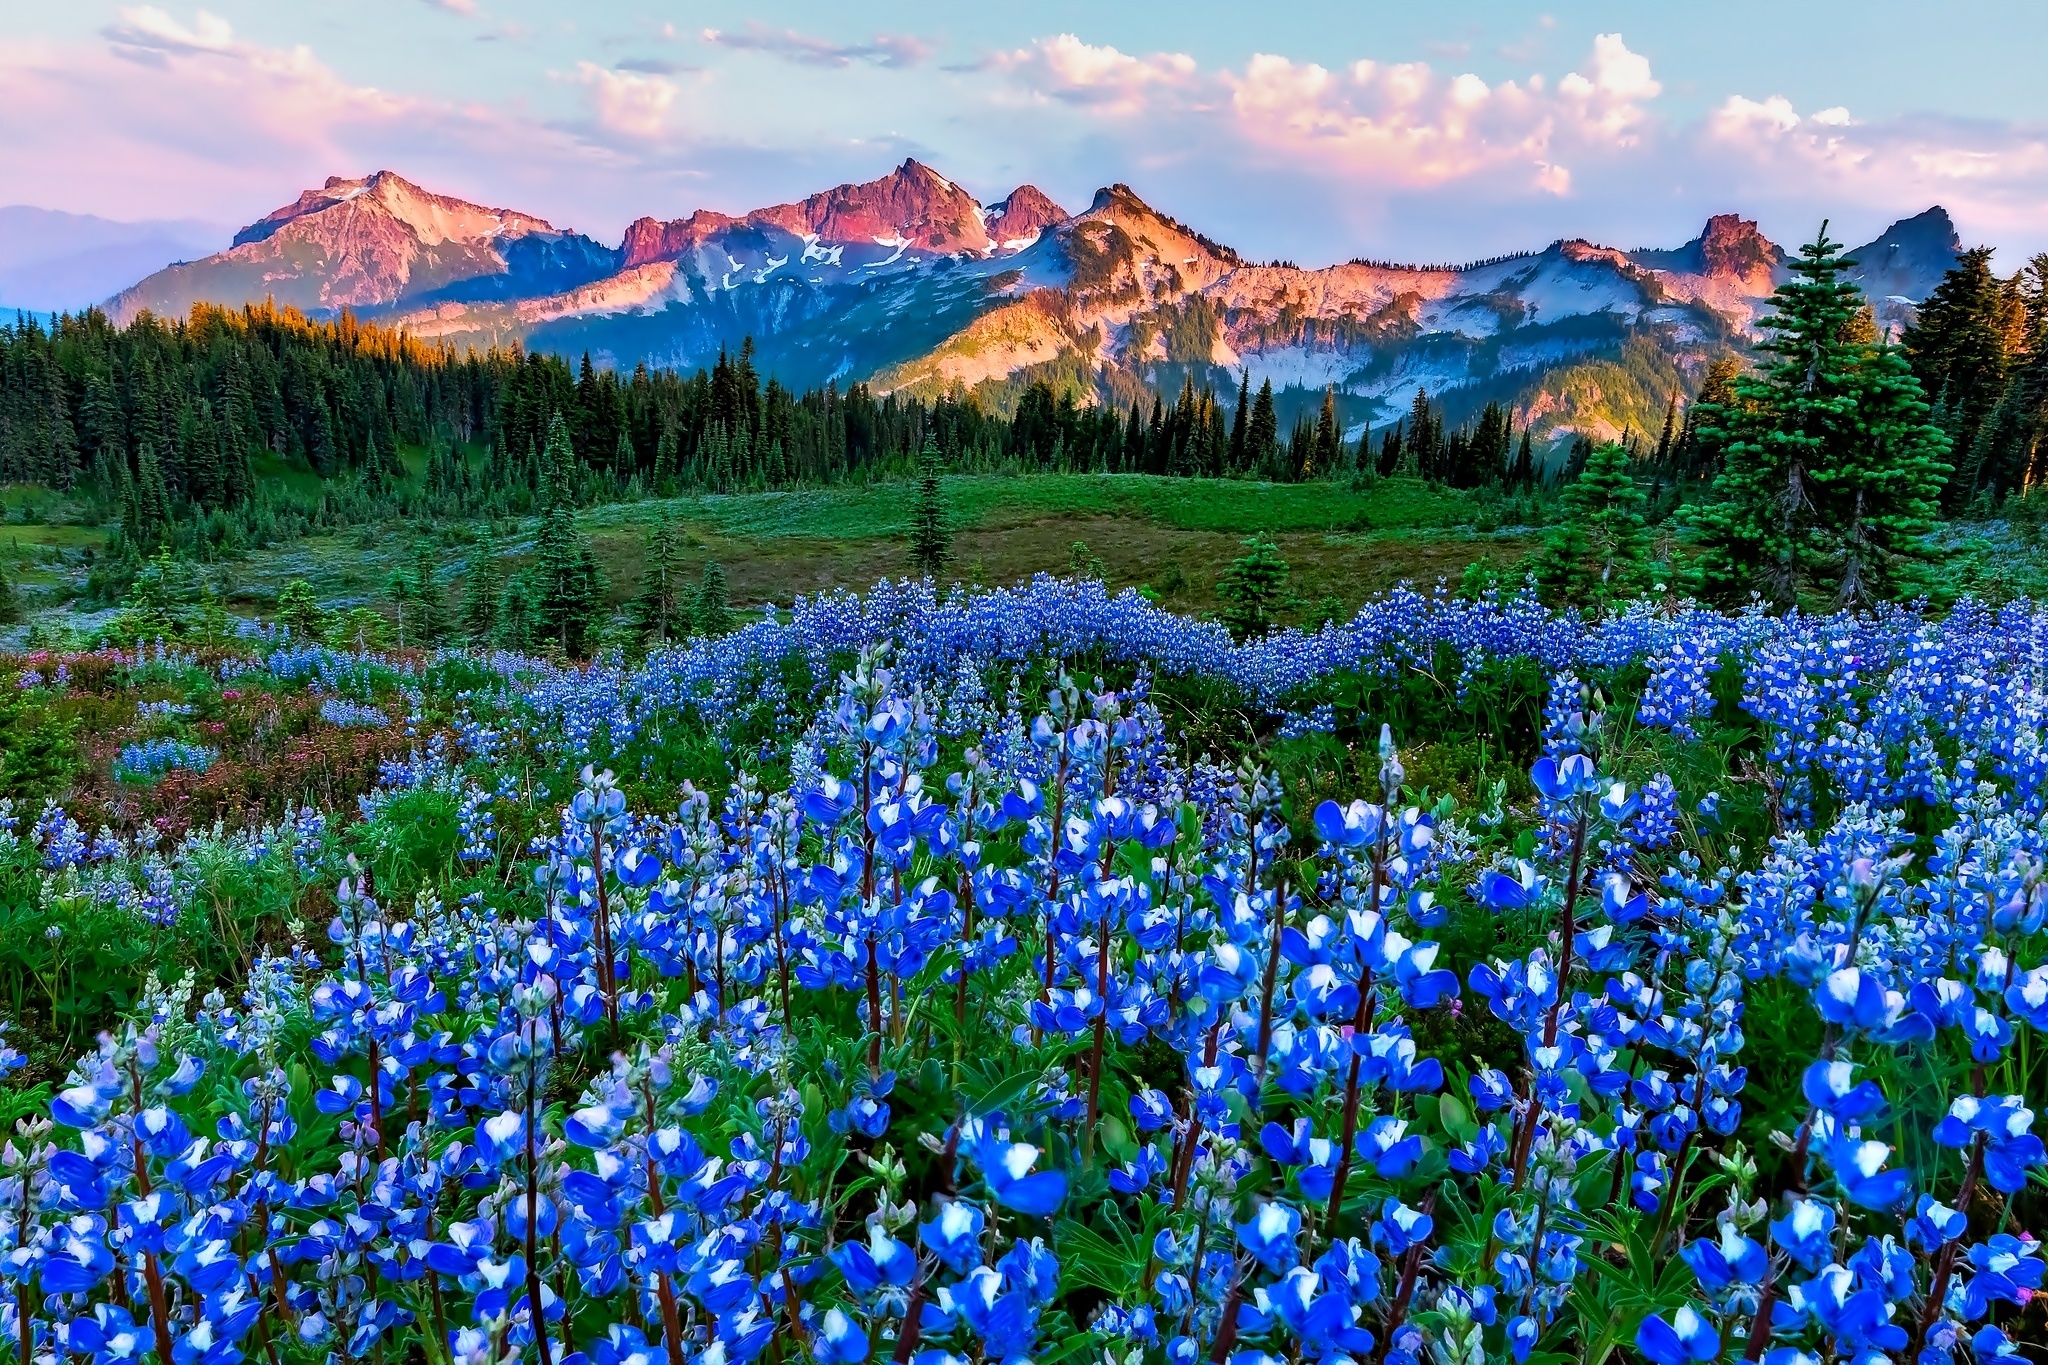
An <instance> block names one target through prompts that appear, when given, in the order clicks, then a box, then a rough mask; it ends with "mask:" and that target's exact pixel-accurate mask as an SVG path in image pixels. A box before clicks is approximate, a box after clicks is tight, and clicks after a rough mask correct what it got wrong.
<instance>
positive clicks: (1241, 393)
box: [1229, 366, 1252, 474]
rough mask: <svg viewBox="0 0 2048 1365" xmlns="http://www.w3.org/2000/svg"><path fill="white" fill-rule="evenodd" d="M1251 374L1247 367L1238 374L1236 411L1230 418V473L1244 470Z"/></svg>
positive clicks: (1250, 406)
mask: <svg viewBox="0 0 2048 1365" xmlns="http://www.w3.org/2000/svg"><path fill="white" fill-rule="evenodd" d="M1251 409H1252V372H1251V368H1250V367H1249V366H1247V367H1246V368H1244V369H1243V370H1241V371H1239V372H1238V379H1237V411H1236V412H1235V413H1233V414H1232V415H1231V418H1230V470H1229V472H1230V473H1233V474H1235V473H1237V472H1238V471H1239V470H1241V469H1243V468H1244V449H1245V441H1246V439H1247V436H1246V433H1247V430H1248V427H1249V424H1250V422H1251V415H1252V412H1251Z"/></svg>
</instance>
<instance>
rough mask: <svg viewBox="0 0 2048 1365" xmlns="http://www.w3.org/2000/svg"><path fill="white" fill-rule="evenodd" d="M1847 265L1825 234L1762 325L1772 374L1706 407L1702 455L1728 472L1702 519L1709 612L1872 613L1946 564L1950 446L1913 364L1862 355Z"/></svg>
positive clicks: (1864, 348) (1739, 381)
mask: <svg viewBox="0 0 2048 1365" xmlns="http://www.w3.org/2000/svg"><path fill="white" fill-rule="evenodd" d="M1840 251H1841V248H1840V244H1839V243H1836V242H1833V241H1830V240H1829V239H1828V235H1827V225H1826V224H1825V223H1823V224H1822V225H1821V231H1820V233H1819V235H1818V236H1817V237H1816V239H1815V240H1814V241H1812V242H1810V243H1808V244H1807V245H1806V246H1805V247H1803V248H1802V249H1801V251H1800V254H1799V257H1798V259H1796V260H1795V261H1793V262H1792V263H1791V265H1790V267H1789V269H1790V271H1791V273H1792V276H1793V278H1792V280H1791V281H1789V282H1788V283H1786V284H1784V285H1781V286H1780V287H1779V288H1778V290H1777V292H1776V294H1775V295H1773V299H1772V301H1773V303H1774V305H1775V311H1774V312H1773V313H1772V315H1771V316H1769V317H1767V318H1765V319H1764V321H1763V323H1762V324H1761V325H1762V327H1763V328H1764V330H1765V331H1767V332H1768V333H1769V334H1770V336H1769V340H1767V341H1765V342H1763V343H1761V344H1760V345H1759V346H1758V350H1759V351H1761V352H1762V353H1763V354H1764V355H1765V356H1766V357H1769V361H1770V363H1769V364H1768V365H1767V366H1766V368H1764V369H1763V370H1762V371H1761V372H1758V373H1753V374H1745V375H1741V376H1738V377H1737V378H1736V379H1735V380H1734V381H1733V383H1732V385H1731V388H1732V399H1731V401H1730V402H1729V403H1727V404H1725V405H1724V404H1709V403H1704V402H1703V403H1701V404H1700V405H1699V406H1700V418H1699V427H1698V429H1697V431H1696V439H1697V440H1698V441H1699V443H1700V445H1701V446H1702V447H1703V458H1706V459H1711V460H1714V461H1716V462H1718V464H1719V465H1720V469H1721V472H1720V474H1719V476H1718V477H1717V478H1716V479H1715V481H1714V491H1715V498H1714V500H1713V501H1711V502H1709V503H1707V504H1705V505H1703V506H1701V507H1700V508H1699V509H1698V510H1697V511H1696V513H1695V514H1694V515H1695V524H1696V525H1697V527H1698V530H1699V536H1700V542H1701V548H1702V553H1701V556H1700V560H1699V564H1698V571H1697V572H1698V580H1699V583H1698V586H1699V587H1700V589H1701V591H1702V594H1703V595H1705V596H1707V597H1709V598H1711V599H1712V600H1715V601H1718V602H1723V603H1736V602H1740V601H1742V600H1744V599H1745V598H1746V597H1747V596H1748V595H1749V594H1750V593H1751V592H1752V591H1755V592H1757V593H1760V594H1761V595H1762V596H1763V597H1764V599H1765V600H1766V601H1767V602H1769V603H1770V604H1771V605H1773V606H1774V607H1778V608H1781V609H1782V608H1788V607H1791V606H1793V605H1796V604H1797V603H1798V602H1800V601H1801V600H1802V599H1813V600H1816V601H1818V602H1823V603H1827V604H1839V605H1844V606H1860V605H1863V604H1865V603H1868V602H1871V601H1874V600H1877V599H1880V598H1885V597H1891V596H1895V595H1897V594H1898V593H1900V592H1902V591H1911V590H1913V589H1914V588H1916V587H1918V586H1920V585H1921V583H1922V582H1923V576H1924V570H1925V568H1926V567H1927V565H1928V564H1929V563H1930V562H1931V560H1932V558H1933V551H1932V549H1931V548H1930V547H1929V545H1928V543H1927V533H1928V532H1929V531H1930V530H1931V529H1932V526H1933V518H1934V515H1935V512H1936V509H1937V505H1938V501H1939V498H1940V494H1941V488H1942V485H1943V482H1944V481H1945V479H1946V478H1947V475H1948V473H1949V466H1948V459H1947V457H1948V450H1949V442H1948V437H1947V436H1946V435H1945V434H1944V433H1943V432H1942V431H1941V430H1940V428H1938V427H1936V426H1934V425H1933V424H1932V423H1931V422H1930V421H1929V410H1928V405H1927V402H1926V399H1925V397H1924V396H1923V393H1922V390H1921V387H1920V384H1919V381H1918V380H1916V379H1915V378H1914V376H1913V372H1912V369H1911V368H1910V366H1909V365H1908V363H1907V360H1906V357H1905V356H1904V355H1903V354H1902V353H1901V352H1900V350H1899V349H1898V348H1897V347H1893V346H1889V345H1885V344H1883V343H1881V342H1871V341H1864V340H1852V339H1850V337H1851V324H1852V322H1853V320H1854V319H1855V317H1856V315H1857V313H1858V311H1859V310H1860V309H1861V307H1862V303H1863V298H1862V294H1861V291H1859V290H1858V289H1857V287H1856V286H1855V285H1854V284H1851V283H1849V282H1848V281H1846V280H1844V279H1842V278H1841V277H1842V274H1843V272H1844V271H1845V270H1847V269H1848V268H1849V267H1850V266H1851V265H1852V264H1853V262H1850V261H1847V260H1845V259H1844V258H1843V257H1842V256H1841V254H1840Z"/></svg>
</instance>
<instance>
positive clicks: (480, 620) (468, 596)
mask: <svg viewBox="0 0 2048 1365" xmlns="http://www.w3.org/2000/svg"><path fill="white" fill-rule="evenodd" d="M462 574H463V577H462V607H461V619H462V634H463V636H464V638H466V639H467V640H468V641H469V643H470V644H472V645H475V646H478V647H482V646H484V645H487V644H489V643H490V642H491V637H492V635H493V634H494V633H495V631H496V628H497V624H498V597H499V588H498V582H497V546H496V545H495V544H494V543H493V542H492V540H491V537H490V533H489V532H488V531H486V532H485V533H484V534H483V535H480V536H478V537H477V538H476V543H475V544H473V545H471V546H470V547H469V558H468V559H467V560H466V561H465V562H464V564H463V570H462Z"/></svg>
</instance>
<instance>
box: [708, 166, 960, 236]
mask: <svg viewBox="0 0 2048 1365" xmlns="http://www.w3.org/2000/svg"><path fill="white" fill-rule="evenodd" d="M747 217H748V219H749V220H751V221H754V222H760V223H768V224H772V225H774V226H776V227H780V228H783V229H785V230H786V231H789V232H795V233H808V234H814V235H816V237H817V238H818V240H819V241H821V242H827V243H848V244H852V243H860V244H863V245H872V244H877V243H881V244H889V243H896V242H902V243H903V244H905V245H906V246H907V247H908V248H909V249H913V250H919V251H932V252H939V253H950V252H957V251H973V252H983V251H986V250H988V246H989V240H988V232H987V231H986V229H984V228H983V226H982V220H981V205H980V204H979V203H978V202H977V201H976V200H975V198H974V197H973V196H972V195H970V194H968V193H967V191H965V190H963V189H961V188H960V187H959V186H958V185H956V184H954V183H953V182H952V181H950V180H948V179H946V177H944V176H943V175H940V174H939V173H938V172H937V171H935V170H933V169H932V168H931V167H929V166H927V165H925V164H924V163H923V162H921V161H918V160H916V159H915V158H911V159H907V160H905V161H904V163H903V164H902V165H901V166H898V167H897V168H896V169H895V170H893V171H891V172H889V174H887V175H885V176H883V177H882V178H881V179H879V180H869V181H866V182H864V183H861V184H846V185H838V186H835V187H833V188H832V189H829V190H826V191H824V192H823V193H822V194H814V195H812V196H810V198H808V199H805V200H803V201H802V202H801V203H796V204H778V205H776V206H775V207H773V208H766V209H758V210H756V211H755V212H753V213H750V214H748V215H747Z"/></svg>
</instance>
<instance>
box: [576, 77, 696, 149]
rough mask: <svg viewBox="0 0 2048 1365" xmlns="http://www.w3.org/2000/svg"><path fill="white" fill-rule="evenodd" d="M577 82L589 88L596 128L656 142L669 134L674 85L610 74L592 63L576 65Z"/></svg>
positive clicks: (661, 79)
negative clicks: (595, 115) (595, 117)
mask: <svg viewBox="0 0 2048 1365" xmlns="http://www.w3.org/2000/svg"><path fill="white" fill-rule="evenodd" d="M576 73H577V79H578V80H579V81H580V82H581V83H582V84H584V85H586V86H588V87H590V99H591V105H592V107H593V109H594V110H595V112H596V114H597V122H598V126H599V127H601V128H603V129H604V130H605V131H607V132H611V133H617V134H619V135H621V136H623V137H630V138H641V139H648V140H652V139H656V138H659V137H661V136H663V135H664V134H665V133H667V131H668V123H669V111H670V110H671V109H673V108H674V107H675V102H676V93H677V91H676V83H675V82H674V81H672V80H670V79H669V78H668V77H667V76H663V75H655V74H650V73H644V72H639V71H625V70H620V71H610V70H607V69H605V68H604V67H601V66H598V65H595V64H594V63H591V62H578V63H577V64H576Z"/></svg>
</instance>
